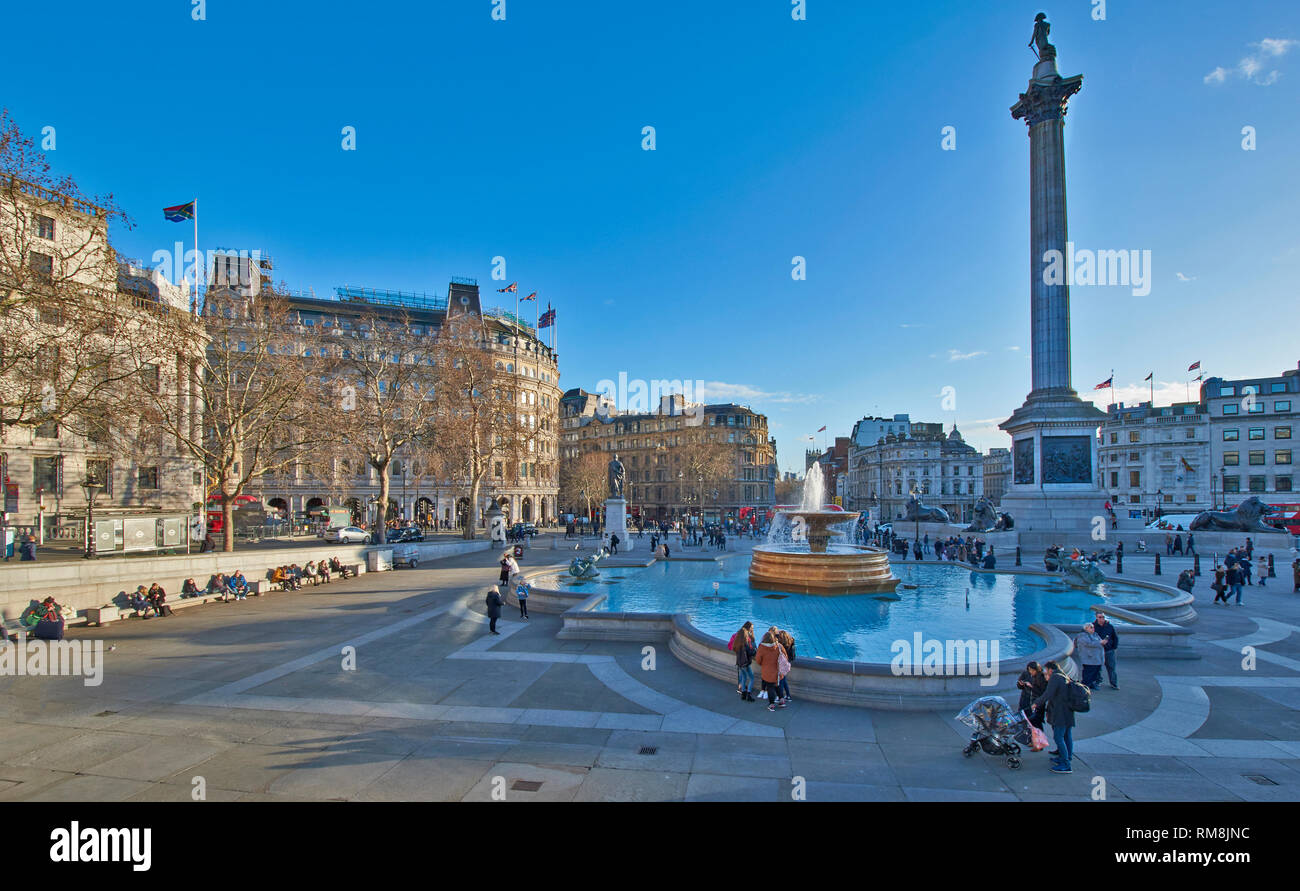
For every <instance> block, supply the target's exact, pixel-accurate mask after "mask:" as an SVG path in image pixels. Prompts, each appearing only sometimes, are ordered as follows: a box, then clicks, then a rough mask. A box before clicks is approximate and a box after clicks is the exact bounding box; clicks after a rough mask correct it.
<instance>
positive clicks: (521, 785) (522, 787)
mask: <svg viewBox="0 0 1300 891" xmlns="http://www.w3.org/2000/svg"><path fill="white" fill-rule="evenodd" d="M543 782H545V781H544V780H515V781H514V782H513V783H511V784H510V791H512V792H536V791H538V790H539V789H541V788H542V783H543Z"/></svg>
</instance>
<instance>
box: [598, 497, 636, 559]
mask: <svg viewBox="0 0 1300 891" xmlns="http://www.w3.org/2000/svg"><path fill="white" fill-rule="evenodd" d="M611 535H617V536H618V552H619V553H620V554H623V553H630V552H631V551H632V536H630V535H628V534H627V499H625V498H606V499H605V528H604V529H603V530H601V543H602V544H604V545H605V547H609V537H610V536H611Z"/></svg>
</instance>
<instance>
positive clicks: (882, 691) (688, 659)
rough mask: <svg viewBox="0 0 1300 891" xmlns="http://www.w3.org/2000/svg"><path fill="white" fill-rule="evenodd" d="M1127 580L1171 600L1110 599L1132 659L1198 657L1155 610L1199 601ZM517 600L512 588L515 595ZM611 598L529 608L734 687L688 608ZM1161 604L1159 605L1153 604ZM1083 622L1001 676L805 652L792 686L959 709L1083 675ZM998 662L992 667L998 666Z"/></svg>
mask: <svg viewBox="0 0 1300 891" xmlns="http://www.w3.org/2000/svg"><path fill="white" fill-rule="evenodd" d="M1003 572H1005V574H1021V575H1036V576H1043V577H1047V578H1056V577H1057V576H1056V575H1055V574H1053V573H1045V572H1037V571H1034V570H1025V569H1020V570H1014V571H1003ZM551 574H553V570H550V571H539V572H535V573H530V574H529V577H530V578H532V577H536V576H542V575H551ZM1125 584H1129V585H1134V586H1140V587H1144V588H1149V589H1152V590H1156V591H1160V592H1162V593H1165V594H1169V595H1170V597H1169V602H1168V603H1165V602H1161V603H1155V604H1151V603H1144V604H1136V605H1128V606H1122V605H1115V604H1110V603H1106V604H1102V605H1100V607H1099V608H1100V609H1102V611H1104V612H1106V613H1107V614H1110V615H1114V616H1115V618H1117V619H1120V620H1121V621H1123V622H1126V623H1128V624H1126V625H1125V626H1124V627H1123V629H1122V631H1121V632H1120V633H1121V637H1122V640H1123V643H1122V646H1123V648H1124V655H1125V657H1126V658H1142V657H1158V658H1197V657H1196V655H1195V654H1194V653H1193V651H1192V649H1191V644H1190V639H1191V631H1190V630H1188V629H1186V628H1182V627H1180V626H1178V625H1176V624H1173V623H1171V622H1168V621H1165V620H1164V619H1162V618H1159V617H1157V616H1155V615H1151V614H1150V613H1152V612H1158V613H1162V614H1165V615H1177V616H1180V617H1182V620H1183V621H1190V620H1191V619H1194V618H1195V617H1196V612H1195V610H1194V609H1192V607H1191V603H1192V601H1193V598H1192V597H1191V595H1189V594H1186V593H1185V592H1183V591H1178V590H1177V589H1172V588H1169V587H1168V586H1165V585H1156V584H1152V583H1148V582H1139V581H1127V580H1125ZM507 596H508V598H513V597H514V594H513V592H511V593H510V594H508V595H507ZM607 596H608V595H607V594H605V593H602V592H598V593H593V594H588V593H585V592H584V593H577V594H574V593H569V592H565V591H557V590H549V589H544V588H539V587H533V588H532V589H531V596H530V597H529V601H528V603H529V608H530V609H534V610H540V611H542V612H548V613H560V614H561V616H562V618H563V620H564V627H563V628H561V630H560V631H559V632H558V633H557V634H556V637H559V638H561V639H567V640H617V641H628V642H634V643H649V642H665V641H666V642H667V643H668V647H669V650H670V651H671V652H672V653H673V655H674V656H676V657H677V658H678V659H680V660H681V661H682V662H684V663H685V664H687V665H689V666H691V667H692V668H694V669H696V670H697V671H700V672H703V673H704V674H707V675H709V676H710V677H714V678H717V679H718V680H720V681H726V682H727V683H728V684H731V683H734V682H735V680H736V666H735V655H734V653H732V652H731V651H730V650H729V649H727V642H726V641H725V640H720V639H719V638H716V637H713V636H711V635H709V634H706V633H705V632H703V631H701V630H700V629H698V628H696V627H695V626H694V625H692V624H691V622H690V620H689V618H688V617H687V616H686V615H685V614H683V613H663V612H660V613H652V612H635V613H632V612H620V613H615V612H600V611H597V610H596V607H597V606H599V605H600V604H601V603H602V602H603V601H604V600H605V598H606V597H607ZM1153 608H1154V609H1153ZM1081 627H1082V626H1080V625H1062V624H1052V623H1039V622H1035V623H1033V624H1031V625H1030V626H1029V630H1030V631H1031V632H1032V633H1033V634H1034V635H1035V636H1037V637H1038V638H1039V639H1040V640H1041V642H1042V645H1041V646H1040V647H1039V648H1038V649H1037V650H1036V651H1035V652H1034V653H1033V654H1032V655H1029V656H1027V657H1025V656H1021V657H1016V658H1013V659H1004V660H1001V661H999V662H998V663H997V670H996V672H990V676H991V677H993V678H995V680H994V681H993V682H992V683H988V680H989V678H986V677H981V676H980V675H978V674H974V675H969V674H968V675H933V676H927V675H924V674H897V673H895V672H894V670H893V668H892V667H891V664H890V663H882V662H845V661H839V660H833V659H821V658H806V657H802V656H801V657H800V658H799V659H798V660H797V662H796V664H795V667H794V669H793V671H792V672H791V674H790V688H791V692H792V693H793V694H794V696H795V697H796V699H809V700H813V701H816V702H827V703H833V704H837V705H855V706H861V707H868V708H880V709H886V710H892V711H930V710H935V709H949V708H953V709H957V708H961V707H962V706H964V705H966V704H967V703H969V702H970V701H971V700H972V699H975V698H978V697H980V696H988V695H992V694H1004V695H1011V696H1014V695H1015V693H1016V689H1015V684H1016V680H1017V678H1019V676H1020V672H1021V671H1022V670H1023V669H1024V666H1025V663H1026V662H1028V661H1030V660H1034V661H1036V662H1038V663H1039V664H1043V663H1045V662H1048V661H1056V662H1057V663H1058V664H1060V665H1061V666H1062V668H1064V669H1065V670H1066V671H1067V672H1068V673H1069V674H1071V675H1072V676H1074V677H1077V676H1078V666H1077V665H1076V663H1075V662H1074V660H1073V659H1072V658H1071V654H1072V652H1073V650H1074V643H1073V636H1074V634H1076V633H1077V632H1078V631H1079V630H1080V629H1081ZM990 667H991V666H990Z"/></svg>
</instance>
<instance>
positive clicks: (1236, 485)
mask: <svg viewBox="0 0 1300 891" xmlns="http://www.w3.org/2000/svg"><path fill="white" fill-rule="evenodd" d="M1247 486H1248V487H1249V491H1251V492H1267V491H1268V477H1265V476H1251V477H1249V478H1248V481H1247ZM1223 491H1224V492H1225V493H1231V492H1240V491H1241V477H1239V476H1225V477H1224V478H1223ZM1273 491H1274V492H1292V491H1294V490H1293V489H1292V488H1291V477H1289V476H1275V477H1273Z"/></svg>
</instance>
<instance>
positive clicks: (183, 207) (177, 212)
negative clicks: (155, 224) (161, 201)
mask: <svg viewBox="0 0 1300 891" xmlns="http://www.w3.org/2000/svg"><path fill="white" fill-rule="evenodd" d="M163 218H164V219H165V220H167V221H168V222H169V223H183V222H185V221H186V220H192V219H194V202H193V201H188V202H186V203H185V204H177V205H176V206H175V207H164V208H163Z"/></svg>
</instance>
